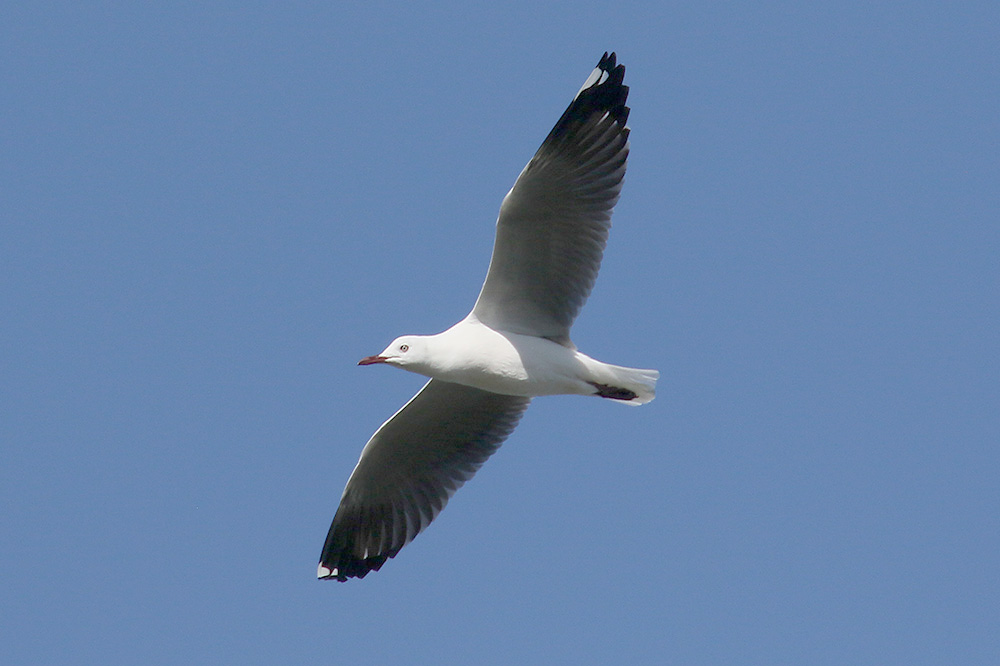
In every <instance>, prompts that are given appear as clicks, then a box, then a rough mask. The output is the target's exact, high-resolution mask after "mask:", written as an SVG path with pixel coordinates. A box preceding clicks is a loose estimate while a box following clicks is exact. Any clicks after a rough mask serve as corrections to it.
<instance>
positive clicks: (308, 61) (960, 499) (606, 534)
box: [0, 1, 1000, 665]
mask: <svg viewBox="0 0 1000 666" xmlns="http://www.w3.org/2000/svg"><path fill="white" fill-rule="evenodd" d="M422 4H423V3H378V2H376V3H373V4H372V5H365V4H364V3H269V4H267V5H261V4H252V5H251V6H247V4H246V3H206V4H204V5H203V4H199V3H170V5H171V6H167V7H163V6H157V5H156V4H149V3H79V2H74V3H46V2H34V3H20V4H8V5H7V6H6V8H5V10H4V20H3V22H2V23H3V25H2V26H0V43H2V57H0V89H2V90H3V94H2V96H0V111H2V118H3V120H2V122H0V306H2V315H3V323H2V325H0V440H2V441H0V447H2V448H0V506H2V509H0V539H2V543H0V568H2V571H3V574H2V576H0V599H2V600H3V603H2V604H0V634H2V636H0V662H2V663H5V664H27V663H31V664H64V663H73V664H115V663H121V664H126V663H128V664H190V663H233V664H252V663H297V664H308V663H354V664H365V663H412V664H470V663H477V664H512V663H553V662H559V661H562V662H564V663H571V662H572V663H594V664H599V663H613V662H615V661H616V660H617V663H656V664H664V663H669V664H713V663H714V664H743V663H746V664H769V665H770V664H838V665H839V664H907V665H911V664H921V663H924V664H944V663H955V664H972V663H981V664H987V663H991V664H995V663H1000V615H998V612H997V609H998V607H1000V573H998V572H1000V567H998V557H1000V556H998V553H1000V491H998V487H1000V333H998V331H1000V268H998V266H1000V263H998V259H997V257H998V252H1000V194H998V193H1000V187H998V185H1000V159H998V157H1000V83H998V81H1000V49H998V47H997V26H998V25H1000V8H998V5H997V3H996V2H987V1H983V2H979V3H976V2H953V3H939V2H906V3H902V2H885V3H870V2H835V3H805V4H804V3H798V2H769V3H749V4H748V3H690V2H683V3H681V2H648V3H636V2H617V3H606V2H602V3H552V4H539V3H536V2H504V3H459V2H449V3H427V4H424V5H423V6H421V5H422ZM751 7H752V8H751ZM605 50H616V51H617V52H618V55H619V59H620V61H621V62H623V63H624V64H625V65H626V67H627V75H626V83H628V84H629V85H630V86H631V96H630V98H629V104H630V106H631V107H632V115H631V117H630V125H631V127H632V155H631V159H630V163H629V172H628V177H627V179H626V185H625V189H624V193H623V197H622V200H621V202H620V204H619V206H618V208H617V210H616V213H615V217H614V223H615V227H614V229H613V231H612V234H611V241H610V244H609V246H608V251H607V253H606V256H605V262H604V266H603V270H602V273H601V277H600V279H599V280H598V283H597V288H596V290H595V292H594V294H593V296H592V298H591V300H590V302H589V303H588V305H587V307H586V308H584V310H583V313H582V316H581V317H580V319H579V320H578V321H577V324H576V326H575V328H574V339H575V341H576V343H577V344H578V345H579V346H580V348H581V349H583V350H584V351H586V352H587V353H589V354H591V355H593V356H596V357H598V358H601V359H603V360H606V361H609V362H614V363H620V364H625V365H636V366H642V367H655V368H659V369H660V370H661V371H662V377H661V380H660V384H659V397H658V399H657V400H656V401H655V402H653V403H652V404H650V405H647V406H645V407H642V408H638V409H631V408H628V407H623V406H620V405H616V404H613V403H611V402H608V401H600V400H589V399H584V398H579V397H556V398H543V399H539V400H537V401H536V402H535V403H534V404H533V406H532V408H531V409H530V410H529V411H528V414H527V416H526V417H525V419H524V421H523V422H522V424H521V426H520V427H519V428H518V429H517V430H516V431H515V433H514V435H513V436H512V437H511V438H510V439H509V440H508V442H507V443H506V444H505V445H504V446H503V447H502V448H501V449H500V451H499V453H497V455H496V456H494V458H493V459H492V460H490V462H489V463H488V464H487V465H486V466H485V467H484V468H483V470H482V471H481V472H480V474H479V475H478V476H477V477H476V478H475V479H474V480H473V481H472V482H470V483H469V484H467V485H466V486H465V488H463V489H462V490H461V491H460V492H459V493H458V494H457V495H456V497H455V498H454V499H453V501H452V502H451V504H450V505H449V507H448V508H447V510H445V511H444V512H443V513H442V514H441V516H440V518H439V519H438V520H437V521H436V522H435V523H434V524H433V525H432V526H431V527H430V528H429V529H428V530H427V531H426V532H425V533H424V534H422V535H421V536H420V537H419V538H417V539H416V541H414V542H413V543H412V544H410V545H409V546H407V547H406V548H405V549H404V550H403V551H402V552H401V553H400V555H399V556H398V557H397V558H396V559H395V560H391V561H390V562H389V563H387V564H386V565H385V566H384V567H383V569H382V571H381V572H378V573H375V574H372V575H370V576H369V577H368V578H366V579H364V580H361V581H351V582H349V583H345V584H337V583H331V582H319V581H316V580H315V568H316V561H317V558H318V556H319V552H320V548H321V546H322V543H323V538H324V537H325V535H326V530H327V527H328V526H329V523H330V519H331V518H332V516H333V512H334V510H335V508H336V505H337V502H338V500H339V497H340V493H341V491H342V489H343V486H344V483H345V481H346V479H347V477H348V475H349V474H350V472H351V469H352V468H353V465H354V463H355V462H356V460H357V457H358V455H359V453H360V451H361V447H362V446H363V444H364V443H365V441H366V440H367V438H368V437H369V435H370V434H371V433H372V431H373V430H374V429H375V428H376V427H377V426H378V425H379V424H380V423H381V422H382V421H383V420H384V419H385V418H386V417H388V416H389V415H390V414H391V413H392V412H393V411H394V410H396V409H397V408H398V407H399V406H400V405H401V404H402V403H403V402H404V401H405V400H406V399H407V398H409V397H410V396H411V395H412V394H413V393H414V392H415V391H416V389H417V388H418V387H419V386H420V385H421V379H420V378H419V377H416V376H414V375H411V374H408V373H404V372H399V371H395V370H391V369H388V368H381V367H374V368H359V367H357V366H356V365H355V363H356V361H357V360H358V359H359V358H360V357H362V356H365V355H368V354H373V353H376V352H378V351H379V350H381V349H382V348H383V347H384V346H385V344H387V343H388V342H389V341H390V340H391V339H392V338H393V337H395V336H396V335H398V334H402V333H433V332H437V331H439V330H442V329H444V328H446V327H447V326H449V325H451V324H452V323H453V322H455V321H456V320H457V319H459V318H461V317H462V316H464V315H465V313H466V312H467V311H468V310H469V308H470V307H471V306H472V302H473V300H474V298H475V296H476V294H477V292H478V289H479V286H480V284H481V281H482V278H483V276H484V275H485V271H486V266H487V262H488V259H489V254H490V250H491V245H492V238H493V224H494V221H495V218H496V213H497V210H498V206H499V203H500V200H501V198H502V196H503V195H504V194H505V193H506V192H507V190H508V188H509V187H510V186H511V184H512V183H513V181H514V178H515V177H516V176H517V174H518V173H519V171H520V169H521V168H522V167H523V166H524V164H525V162H526V161H527V160H528V158H529V157H530V156H531V155H532V153H533V152H534V150H535V149H536V148H537V146H538V144H539V143H540V142H541V140H542V138H544V136H545V135H546V133H547V132H548V130H549V129H550V128H551V126H552V124H553V123H554V122H555V120H556V119H557V118H558V117H559V114H560V113H561V112H562V111H563V109H564V108H565V106H566V104H567V103H568V102H569V100H570V99H571V98H572V96H573V94H574V93H575V92H576V90H577V89H578V88H579V86H580V84H581V83H582V82H583V80H584V79H585V78H586V76H587V74H588V73H589V72H590V70H591V69H592V68H593V66H594V65H595V64H596V62H597V60H598V58H599V57H600V56H601V54H602V53H603V52H604V51H605Z"/></svg>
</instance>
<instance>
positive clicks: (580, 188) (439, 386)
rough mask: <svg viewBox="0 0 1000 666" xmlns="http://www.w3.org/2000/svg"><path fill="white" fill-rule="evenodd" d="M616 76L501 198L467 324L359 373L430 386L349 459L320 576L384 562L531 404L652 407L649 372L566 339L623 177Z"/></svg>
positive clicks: (610, 58) (375, 359)
mask: <svg viewBox="0 0 1000 666" xmlns="http://www.w3.org/2000/svg"><path fill="white" fill-rule="evenodd" d="M624 77H625V67H624V66H623V65H618V64H616V58H615V54H614V53H612V54H610V55H608V54H607V53H605V54H604V57H602V58H601V60H600V62H599V63H598V65H597V68H596V69H594V71H593V72H592V73H591V74H590V76H589V77H587V80H586V82H584V84H583V87H582V88H581V89H580V91H579V92H578V93H577V94H576V97H574V98H573V101H572V103H571V104H570V105H569V107H568V108H567V109H566V111H565V112H564V113H563V114H562V117H560V118H559V120H558V122H556V124H555V127H553V128H552V131H551V132H549V135H548V136H547V137H546V138H545V141H543V142H542V145H541V147H540V148H539V149H538V152H536V153H535V156H534V157H532V158H531V161H530V162H528V165H527V166H525V167H524V170H523V171H521V175H520V176H518V178H517V181H516V182H515V183H514V187H513V188H511V190H510V192H508V193H507V196H505V197H504V199H503V203H502V204H501V206H500V216H499V218H498V219H497V228H496V241H495V243H494V246H493V257H492V259H491V261H490V267H489V271H488V272H487V274H486V282H485V283H484V284H483V288H482V291H480V293H479V298H478V299H477V300H476V304H475V306H474V307H473V308H472V312H470V313H469V314H468V316H466V317H465V319H463V320H462V321H460V322H458V323H457V324H455V325H454V326H452V327H451V328H449V329H448V330H446V331H444V332H442V333H438V334H436V335H404V336H402V337H400V338H396V339H395V340H393V341H392V343H391V344H390V345H389V346H388V347H386V348H385V350H384V351H382V352H381V353H380V354H378V355H376V356H369V357H367V358H363V359H361V361H360V362H359V365H374V364H385V365H391V366H396V367H399V368H402V369H404V370H409V371H410V372H416V373H418V374H421V375H425V376H427V377H430V378H431V379H430V381H428V382H427V383H426V384H425V385H424V387H423V388H422V389H420V391H419V392H418V393H417V394H416V395H415V396H414V397H413V398H412V399H411V400H410V401H409V402H408V403H406V404H405V405H404V406H403V408H402V409H400V410H399V411H398V412H396V413H395V414H394V415H393V416H392V418H390V419H389V420H388V421H386V422H385V423H383V424H382V426H381V427H380V428H379V429H378V430H377V431H376V432H375V434H374V435H373V436H372V438H371V439H370V440H369V441H368V444H366V445H365V448H364V450H363V451H362V452H361V459H360V460H359V461H358V464H357V466H356V467H355V468H354V472H353V473H352V474H351V477H350V479H349V480H348V481H347V487H346V488H345V489H344V494H343V496H342V497H341V500H340V506H339V508H338V509H337V513H336V515H335V516H334V518H333V524H332V525H331V526H330V531H329V533H328V534H327V537H326V543H325V544H324V546H323V554H322V555H321V556H320V561H319V569H318V571H317V575H318V576H319V578H329V579H334V578H335V579H337V580H339V581H346V580H347V579H348V578H354V577H357V578H363V577H364V576H365V575H367V574H368V572H370V571H372V570H375V571H377V570H378V569H379V568H380V567H381V566H382V565H383V564H384V563H385V561H386V560H387V559H388V558H390V557H395V556H396V554H397V553H398V552H399V549H400V548H402V547H403V546H405V545H406V544H408V543H409V542H410V541H412V540H413V538H414V537H416V536H417V535H418V534H419V533H420V532H421V531H422V530H423V529H424V528H425V527H427V525H429V524H430V522H431V521H432V520H434V518H435V517H436V516H437V515H438V513H439V512H440V511H441V509H443V508H444V506H445V504H446V503H447V502H448V500H449V499H450V498H451V496H452V495H453V494H454V493H455V491H456V490H458V488H459V487H461V486H462V484H463V483H465V482H466V481H468V480H469V479H471V478H472V476H473V475H474V474H475V473H476V472H477V471H478V470H479V468H480V467H481V466H482V464H483V463H484V462H486V460H487V459H488V458H489V457H490V456H491V455H492V454H493V453H494V452H495V451H496V450H497V449H498V448H499V447H500V444H501V443H502V442H503V441H504V440H505V439H506V438H507V436H508V435H510V433H511V431H513V430H514V427H515V426H516V425H517V423H518V421H519V420H520V419H521V416H522V414H524V410H525V409H526V408H527V407H528V403H529V402H531V399H532V398H533V397H535V396H542V395H558V394H577V395H591V396H599V397H602V398H607V399H610V400H614V401H617V402H622V403H627V404H632V405H641V404H644V403H647V402H649V401H650V400H652V399H653V397H654V394H655V387H656V380H657V379H658V378H659V374H660V373H659V372H657V371H656V370H641V369H636V368H625V367H621V366H617V365H610V364H607V363H602V362H601V361H597V360H595V359H593V358H591V357H589V356H587V355H585V354H583V353H581V352H579V351H577V349H576V346H575V345H574V344H573V343H572V342H571V341H570V335H569V331H570V327H571V325H572V324H573V320H574V319H575V318H576V316H577V314H578V313H579V311H580V308H581V307H582V306H583V304H584V302H585V301H586V300H587V296H589V295H590V291H591V289H592V288H593V286H594V281H595V280H596V279H597V271H598V269H599V268H600V265H601V256H602V254H603V253H604V246H605V244H606V243H607V239H608V232H609V230H610V228H611V212H612V209H613V208H614V206H615V203H616V202H617V201H618V195H619V193H620V192H621V188H622V179H623V178H624V176H625V162H626V158H627V157H628V150H629V145H628V136H629V129H628V128H627V127H626V126H625V121H626V120H627V119H628V113H629V108H628V107H627V106H625V100H626V98H627V97H628V86H625V85H623V84H622V81H623V79H624Z"/></svg>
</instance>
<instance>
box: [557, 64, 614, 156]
mask: <svg viewBox="0 0 1000 666" xmlns="http://www.w3.org/2000/svg"><path fill="white" fill-rule="evenodd" d="M598 71H599V72H600V74H599V75H598V76H597V77H596V79H595V80H594V81H593V82H592V83H590V78H588V79H587V82H588V83H589V85H587V84H585V86H586V87H584V88H583V89H582V90H581V91H580V92H579V93H577V95H576V97H575V98H574V99H573V101H572V102H571V103H570V105H569V107H568V108H567V109H566V111H565V112H563V114H562V116H561V117H560V118H559V120H558V122H556V124H555V127H553V128H552V131H551V132H550V133H549V136H547V137H546V141H548V140H550V139H555V138H557V137H559V136H561V135H564V134H567V133H568V132H569V131H570V129H571V128H572V127H574V126H578V125H579V124H581V123H584V122H586V120H587V119H588V118H590V117H591V116H593V115H594V114H595V113H601V114H604V113H607V114H608V115H610V116H611V117H612V118H613V119H614V120H615V122H617V123H618V125H619V126H620V127H621V128H622V129H623V130H624V131H626V132H627V128H625V123H626V122H627V121H628V112H629V108H628V107H627V106H625V101H626V100H627V99H628V86H626V85H625V84H624V83H622V82H623V81H624V80H625V65H619V64H618V58H617V56H616V55H615V52H614V51H612V52H611V53H608V52H607V51H605V53H604V55H603V56H601V59H600V61H598V63H597V68H596V69H595V71H594V72H595V73H596V72H598ZM593 77H594V73H591V78H593Z"/></svg>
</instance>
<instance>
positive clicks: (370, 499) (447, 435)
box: [318, 379, 531, 581]
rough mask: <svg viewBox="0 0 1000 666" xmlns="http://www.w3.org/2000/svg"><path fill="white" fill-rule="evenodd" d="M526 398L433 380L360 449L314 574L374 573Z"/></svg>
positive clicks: (468, 473)
mask: <svg viewBox="0 0 1000 666" xmlns="http://www.w3.org/2000/svg"><path fill="white" fill-rule="evenodd" d="M530 401H531V398H521V397H517V396H509V395H500V394H497V393H490V392H488V391H481V390H479V389H476V388H472V387H470V386H462V385H460V384H452V383H450V382H443V381H441V380H438V379H432V380H430V381H429V382H427V384H425V385H424V388H422V389H421V390H420V392H419V393H417V395H415V396H414V397H413V398H412V399H411V400H410V401H409V402H408V403H406V405H404V406H403V408H402V409H400V410H399V411H398V412H396V414H395V415H393V416H392V418H390V419H389V420H388V421H386V422H385V423H383V424H382V427H381V428H379V429H378V430H377V431H376V432H375V434H374V435H372V438H371V439H370V440H369V441H368V444H366V445H365V448H364V450H363V451H362V452H361V460H359V461H358V465H357V467H355V468H354V473H353V474H351V478H350V479H349V480H348V482H347V487H346V488H345V489H344V495H343V497H342V498H341V500H340V507H339V508H338V509H337V514H336V515H335V516H334V518H333V524H332V525H331V526H330V532H329V533H328V534H327V536H326V544H325V545H324V546H323V554H322V556H321V557H320V560H319V571H318V575H319V577H320V578H336V579H337V580H340V581H345V580H347V579H348V578H351V577H355V576H357V577H359V578H362V577H364V576H365V575H366V574H367V573H368V572H369V571H371V570H372V569H374V570H376V571H377V570H378V569H379V568H380V567H381V566H382V564H383V563H384V562H385V561H386V559H387V558H389V557H395V556H396V553H397V552H399V549H400V548H402V547H403V546H405V545H406V544H408V543H409V542H410V541H412V540H413V538H414V537H415V536H417V534H419V533H420V532H421V530H423V529H424V528H425V527H427V525H429V524H430V522H431V521H432V520H434V518H435V517H436V516H437V514H438V513H439V512H440V511H441V509H443V508H444V505H445V504H447V503H448V500H449V499H450V498H451V496H452V495H453V494H454V493H455V491H456V490H458V489H459V488H460V487H461V486H462V484H463V483H465V482H466V481H468V480H469V479H471V478H472V476H473V475H474V474H475V473H476V472H477V471H478V470H479V468H480V467H481V466H482V464H483V463H484V462H486V459H487V458H489V457H490V456H491V455H493V452H494V451H496V450H497V449H498V448H499V447H500V444H501V443H502V442H503V441H504V440H505V439H506V438H507V436H508V435H509V434H510V433H511V432H512V431H513V430H514V427H515V426H516V425H517V422H518V421H520V420H521V415H522V414H523V413H524V410H525V409H527V407H528V403H529V402H530Z"/></svg>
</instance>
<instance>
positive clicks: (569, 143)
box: [472, 53, 629, 345]
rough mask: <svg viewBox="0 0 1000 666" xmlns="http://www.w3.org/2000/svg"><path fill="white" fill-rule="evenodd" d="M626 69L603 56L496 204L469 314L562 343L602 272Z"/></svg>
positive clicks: (615, 190)
mask: <svg viewBox="0 0 1000 666" xmlns="http://www.w3.org/2000/svg"><path fill="white" fill-rule="evenodd" d="M624 76H625V66H624V65H617V66H616V64H615V54H614V53H612V54H611V55H608V54H607V53H605V54H604V57H603V58H601V61H600V63H598V65H597V69H595V70H594V71H593V72H592V73H591V75H590V76H589V77H588V78H587V81H586V82H585V83H584V84H583V88H582V89H581V90H580V92H578V93H577V94H576V97H575V98H574V99H573V102H572V103H571V104H570V105H569V108H567V109H566V112H565V113H563V115H562V117H561V118H560V119H559V122H557V123H556V125H555V127H553V128H552V131H551V132H549V135H548V137H546V139H545V141H544V142H542V146H541V148H539V149H538V152H537V153H535V156H534V157H532V158H531V161H530V162H528V165H527V166H526V167H524V170H523V171H522V172H521V175H520V176H519V177H518V179H517V182H516V183H514V187H513V188H512V189H511V191H510V192H508V193H507V196H506V197H504V200H503V204H502V205H501V206H500V217H499V219H498V220H497V235H496V242H495V244H494V246H493V258H492V260H491V261H490V269H489V273H487V275H486V282H485V284H483V289H482V291H481V292H480V293H479V299H478V300H477V301H476V305H475V307H474V308H473V309H472V314H473V315H475V316H476V317H477V318H478V319H479V320H480V321H481V322H483V323H484V324H486V325H487V326H490V327H492V328H497V329H501V330H505V331H511V332H514V333H523V334H527V335H536V336H540V337H546V338H550V339H552V340H556V341H557V342H561V343H563V344H566V345H569V344H571V343H570V341H569V329H570V326H571V325H572V324H573V320H574V319H575V318H576V315H577V313H578V312H579V311H580V308H581V307H583V304H584V302H585V301H586V300H587V296H589V295H590V290H591V289H592V288H593V286H594V281H595V280H596V279H597V271H598V270H599V269H600V267H601V256H602V255H603V254H604V246H605V244H606V243H607V240H608V231H609V230H610V229H611V211H612V209H613V208H614V205H615V202H617V201H618V194H619V192H621V187H622V179H623V178H624V177H625V161H626V158H627V157H628V134H629V130H628V128H626V127H625V121H626V120H627V119H628V112H629V109H628V107H627V106H625V99H626V98H627V97H628V86H625V85H622V80H623V78H624Z"/></svg>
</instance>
